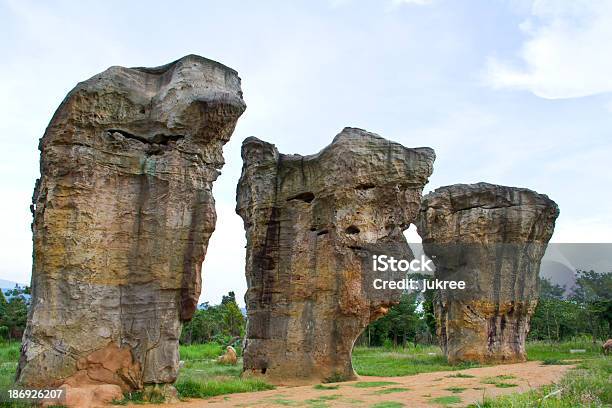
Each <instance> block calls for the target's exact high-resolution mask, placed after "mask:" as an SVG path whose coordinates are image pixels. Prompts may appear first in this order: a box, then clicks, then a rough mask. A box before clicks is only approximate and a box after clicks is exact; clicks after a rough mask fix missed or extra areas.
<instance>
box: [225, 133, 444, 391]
mask: <svg viewBox="0 0 612 408" xmlns="http://www.w3.org/2000/svg"><path fill="white" fill-rule="evenodd" d="M434 158H435V155H434V152H433V150H432V149H430V148H426V147H425V148H416V149H409V148H406V147H404V146H402V145H400V144H398V143H394V142H391V141H388V140H386V139H383V138H382V137H380V136H378V135H376V134H373V133H369V132H366V131H364V130H361V129H355V128H345V129H344V130H343V131H342V132H341V133H340V134H338V135H337V136H336V137H335V139H334V140H333V142H332V143H331V144H330V145H329V146H327V147H326V148H324V149H323V150H321V151H320V152H319V153H317V154H314V155H310V156H301V155H285V154H280V153H279V152H278V150H277V149H276V147H275V146H274V145H272V144H270V143H266V142H264V141H261V140H259V139H257V138H253V137H251V138H248V139H246V140H245V141H244V142H243V144H242V159H243V161H244V164H243V168H242V176H241V177H240V181H239V184H238V191H237V207H236V209H237V212H238V214H239V215H240V216H241V217H242V219H243V220H244V226H245V229H246V237H247V254H246V277H247V285H248V290H247V293H246V296H245V301H246V306H247V332H246V339H245V344H244V352H243V362H244V373H243V374H244V375H246V376H264V377H266V378H267V379H268V380H269V381H271V382H273V383H284V384H288V383H295V384H297V383H315V382H321V381H325V380H335V381H338V380H349V379H354V378H355V372H354V371H353V367H352V364H351V351H352V348H353V344H354V342H355V340H356V338H357V337H358V336H359V334H360V333H361V332H362V331H363V330H364V328H365V327H366V326H367V325H368V324H369V323H371V322H372V321H374V320H376V319H377V318H378V317H380V316H382V315H384V314H385V313H386V312H387V309H388V308H389V307H390V306H392V305H394V304H396V303H397V302H398V301H399V298H400V296H401V290H389V289H387V290H375V289H374V288H373V281H374V279H376V278H385V279H388V280H401V279H402V278H403V277H404V273H387V274H386V276H385V274H383V273H380V272H375V271H373V268H372V256H373V255H376V254H385V255H388V256H392V255H393V256H395V257H396V258H404V259H405V258H410V259H412V258H411V252H410V248H409V246H408V244H407V242H406V239H405V237H404V235H403V231H404V230H405V229H407V228H408V227H409V226H410V223H411V222H413V221H414V220H415V218H416V216H417V214H418V211H419V207H420V200H421V194H422V189H423V186H424V185H425V184H426V183H427V180H428V177H429V176H430V175H431V172H432V169H433V161H434Z"/></svg>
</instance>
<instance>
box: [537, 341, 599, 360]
mask: <svg viewBox="0 0 612 408" xmlns="http://www.w3.org/2000/svg"><path fill="white" fill-rule="evenodd" d="M526 348H527V359H528V360H529V361H544V360H550V359H556V360H575V359H583V358H592V357H599V356H601V344H599V343H595V344H594V343H593V342H590V341H585V340H576V341H565V342H562V343H550V342H546V341H532V342H528V343H527V345H526ZM572 349H584V350H586V352H585V353H580V354H572V353H570V350H572Z"/></svg>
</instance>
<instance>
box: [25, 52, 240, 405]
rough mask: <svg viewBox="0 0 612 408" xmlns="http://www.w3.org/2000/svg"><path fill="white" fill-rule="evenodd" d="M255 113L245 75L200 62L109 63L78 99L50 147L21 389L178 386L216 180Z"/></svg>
mask: <svg viewBox="0 0 612 408" xmlns="http://www.w3.org/2000/svg"><path fill="white" fill-rule="evenodd" d="M244 109H245V104H244V102H243V100H242V92H241V90H240V78H239V77H238V75H237V73H236V72H235V71H234V70H232V69H230V68H228V67H226V66H224V65H222V64H219V63H217V62H214V61H211V60H208V59H205V58H202V57H199V56H195V55H189V56H186V57H184V58H181V59H180V60H178V61H175V62H173V63H171V64H168V65H165V66H162V67H157V68H123V67H111V68H109V69H107V70H106V71H104V72H102V73H100V74H98V75H95V76H94V77H92V78H90V79H89V80H87V81H84V82H81V83H79V84H78V85H77V86H76V87H75V88H74V89H73V90H72V91H71V92H70V93H69V94H68V96H67V97H66V98H65V99H64V101H63V102H62V104H61V105H60V107H59V108H58V110H57V111H56V113H55V115H54V116H53V118H52V120H51V122H50V124H49V126H48V127H47V130H46V132H45V134H44V136H43V138H42V139H41V142H40V147H39V148H40V151H41V167H40V170H41V178H40V180H38V181H37V183H36V188H35V191H34V196H33V206H32V210H33V213H34V222H33V225H32V228H33V234H34V253H33V259H34V265H33V273H32V290H33V293H32V308H31V311H30V314H29V316H28V324H27V329H26V332H25V334H24V339H23V346H22V352H21V360H20V363H19V368H18V374H17V379H18V381H19V382H20V383H21V384H23V385H25V386H28V387H43V386H53V387H55V386H60V385H62V384H63V385H67V386H71V387H81V388H87V387H89V388H91V386H93V385H97V384H98V385H102V384H106V385H108V384H111V385H115V386H118V387H120V388H121V389H122V390H124V391H127V390H133V389H141V388H143V386H145V385H148V384H164V383H172V382H174V380H175V379H176V376H177V370H178V366H179V359H178V340H179V335H180V332H181V325H182V322H183V321H186V320H189V319H190V318H191V317H192V314H193V313H194V311H195V308H196V305H197V301H198V297H199V295H200V286H201V275H200V272H201V271H200V269H201V264H202V261H203V260H204V256H205V253H206V246H207V244H208V239H209V237H210V235H211V234H212V232H213V230H214V228H215V221H216V214H215V206H214V199H213V196H212V183H213V181H215V179H216V178H217V176H218V175H219V169H220V168H221V167H222V165H223V156H222V146H223V145H224V144H225V143H226V142H227V141H228V140H229V138H230V136H231V134H232V132H233V129H234V126H235V124H236V121H237V119H238V117H239V116H240V115H241V114H242V112H243V111H244ZM75 395H76V394H75Z"/></svg>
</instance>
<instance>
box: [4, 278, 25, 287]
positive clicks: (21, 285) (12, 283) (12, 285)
mask: <svg viewBox="0 0 612 408" xmlns="http://www.w3.org/2000/svg"><path fill="white" fill-rule="evenodd" d="M15 285H19V287H21V288H23V287H24V286H28V285H26V284H25V283H19V282H13V281H10V280H6V279H0V289H14V288H15Z"/></svg>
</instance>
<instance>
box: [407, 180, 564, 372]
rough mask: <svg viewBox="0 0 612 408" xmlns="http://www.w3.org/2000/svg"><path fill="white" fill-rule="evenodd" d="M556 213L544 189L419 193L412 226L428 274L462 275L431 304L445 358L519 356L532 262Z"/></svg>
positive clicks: (458, 188)
mask: <svg viewBox="0 0 612 408" xmlns="http://www.w3.org/2000/svg"><path fill="white" fill-rule="evenodd" d="M558 215H559V209H558V207H557V205H556V204H555V202H554V201H552V200H551V199H549V198H548V197H547V196H546V195H543V194H538V193H536V192H534V191H531V190H527V189H523V188H515V187H504V186H498V185H493V184H487V183H478V184H471V185H466V184H456V185H452V186H447V187H441V188H439V189H437V190H435V191H434V192H433V193H430V194H427V195H426V196H425V197H424V198H423V203H422V208H421V212H420V214H419V219H418V223H417V228H418V232H419V234H420V235H421V238H422V239H423V248H424V251H425V253H426V254H427V255H428V256H429V257H431V258H432V259H433V260H434V263H435V265H436V271H435V277H436V278H437V279H444V280H457V281H458V280H463V281H465V282H466V289H465V290H458V289H455V290H442V291H440V292H439V293H438V296H437V299H436V303H435V314H436V319H437V323H438V335H439V339H440V342H441V346H442V348H443V350H444V351H445V353H446V355H447V357H448V359H449V361H450V362H452V363H455V362H460V361H479V362H483V363H498V362H518V361H524V360H525V358H526V355H525V338H526V337H527V333H528V332H529V320H530V317H531V315H532V314H533V311H534V309H535V307H536V305H537V302H538V287H537V285H538V273H539V269H540V261H541V260H542V257H543V256H544V252H545V250H546V246H547V244H548V241H549V240H550V237H551V236H552V233H553V230H554V226H555V220H556V218H557V216H558Z"/></svg>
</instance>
